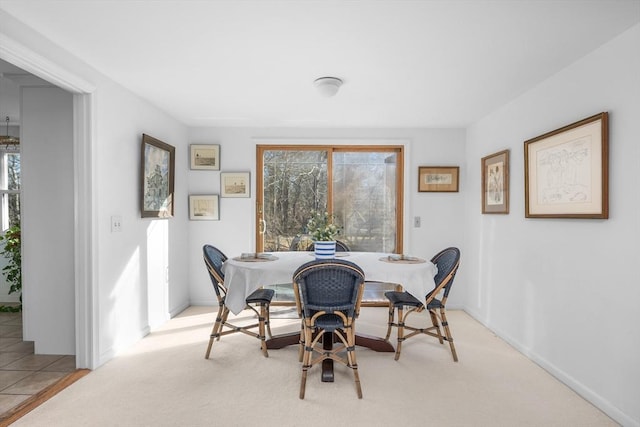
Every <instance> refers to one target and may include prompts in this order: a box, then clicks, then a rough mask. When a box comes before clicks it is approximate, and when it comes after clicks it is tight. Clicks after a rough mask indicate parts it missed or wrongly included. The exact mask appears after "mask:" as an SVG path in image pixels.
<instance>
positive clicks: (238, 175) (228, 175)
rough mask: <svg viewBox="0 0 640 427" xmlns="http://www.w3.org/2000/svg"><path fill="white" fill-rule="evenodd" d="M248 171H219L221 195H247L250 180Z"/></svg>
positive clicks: (248, 193)
mask: <svg viewBox="0 0 640 427" xmlns="http://www.w3.org/2000/svg"><path fill="white" fill-rule="evenodd" d="M249 179H250V175H249V172H222V173H220V196H221V197H249V195H250V188H251V181H250V180H249Z"/></svg>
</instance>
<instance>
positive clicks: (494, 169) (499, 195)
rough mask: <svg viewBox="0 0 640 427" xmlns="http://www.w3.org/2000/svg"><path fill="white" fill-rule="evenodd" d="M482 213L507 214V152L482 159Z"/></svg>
mask: <svg viewBox="0 0 640 427" xmlns="http://www.w3.org/2000/svg"><path fill="white" fill-rule="evenodd" d="M482 213H483V214H508V213H509V150H504V151H499V152H497V153H494V154H491V155H489V156H486V157H483V158H482Z"/></svg>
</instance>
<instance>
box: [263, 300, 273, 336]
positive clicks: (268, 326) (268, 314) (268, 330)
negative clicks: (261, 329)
mask: <svg viewBox="0 0 640 427" xmlns="http://www.w3.org/2000/svg"><path fill="white" fill-rule="evenodd" d="M265 319H266V321H265V325H266V326H267V333H268V334H269V338H273V334H272V333H271V316H270V308H269V304H267V307H266V314H265Z"/></svg>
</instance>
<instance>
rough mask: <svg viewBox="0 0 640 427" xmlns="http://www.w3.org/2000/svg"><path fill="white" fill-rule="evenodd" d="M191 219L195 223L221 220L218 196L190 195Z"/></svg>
mask: <svg viewBox="0 0 640 427" xmlns="http://www.w3.org/2000/svg"><path fill="white" fill-rule="evenodd" d="M189 219H190V220H194V221H218V220H219V219H220V211H219V203H218V195H217V194H206V195H190V196H189Z"/></svg>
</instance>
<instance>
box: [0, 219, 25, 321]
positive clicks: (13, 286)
mask: <svg viewBox="0 0 640 427" xmlns="http://www.w3.org/2000/svg"><path fill="white" fill-rule="evenodd" d="M3 242H4V248H3V250H2V252H0V255H3V256H4V257H5V258H7V260H8V263H7V265H6V266H5V267H4V268H3V269H2V274H3V275H4V277H5V278H6V280H7V283H9V285H10V287H9V294H12V293H14V292H19V293H20V304H19V305H17V306H6V305H2V306H0V311H5V312H7V311H10V312H19V311H22V252H21V248H20V224H15V225H13V226H11V227H10V228H9V229H7V231H5V233H4V234H3V235H2V236H0V243H3Z"/></svg>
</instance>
